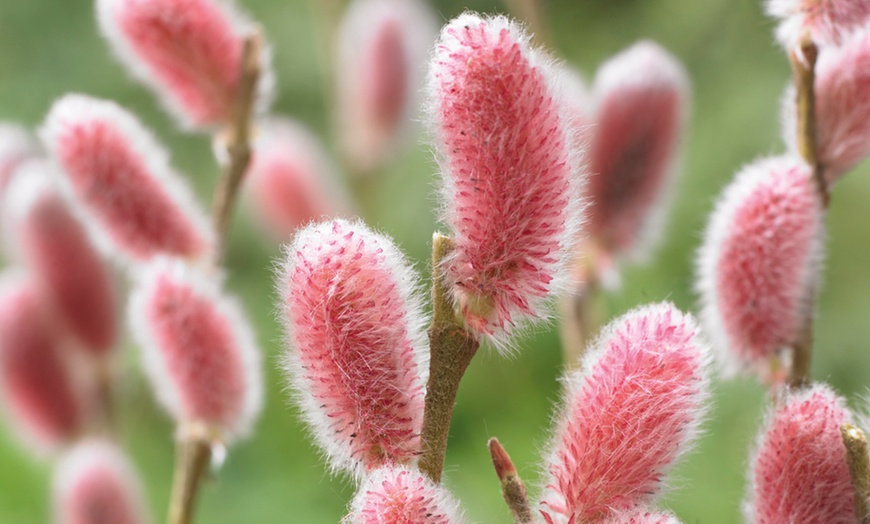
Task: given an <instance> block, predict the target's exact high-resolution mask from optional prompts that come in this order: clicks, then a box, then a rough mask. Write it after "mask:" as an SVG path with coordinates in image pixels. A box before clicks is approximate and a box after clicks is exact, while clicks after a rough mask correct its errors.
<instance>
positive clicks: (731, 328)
mask: <svg viewBox="0 0 870 524" xmlns="http://www.w3.org/2000/svg"><path fill="white" fill-rule="evenodd" d="M823 244H824V208H823V206H822V203H821V202H820V199H819V197H818V195H817V192H816V186H815V182H814V180H813V178H812V173H811V169H810V167H809V166H807V165H806V164H805V163H804V162H803V161H802V160H801V159H800V158H799V157H796V156H784V157H774V158H766V159H761V160H758V161H756V162H754V163H752V164H750V165H749V166H746V167H744V168H743V169H742V170H741V171H740V172H739V173H738V174H737V176H736V177H735V179H734V181H733V182H732V183H731V185H729V186H728V187H727V188H726V189H725V191H724V192H723V194H722V197H721V198H720V200H719V202H718V203H717V204H716V209H715V210H714V211H713V214H712V216H711V217H710V222H709V224H708V226H707V230H706V233H705V234H704V242H703V245H702V246H701V249H700V250H699V252H698V262H697V284H696V287H697V291H698V294H699V296H700V300H701V308H702V312H701V318H702V320H703V321H704V325H705V328H706V331H707V333H708V334H709V335H710V337H711V338H712V341H713V343H714V345H715V346H716V347H717V348H718V350H719V353H720V356H721V357H723V358H722V360H723V363H726V364H729V365H726V368H727V367H730V368H732V369H731V370H730V371H732V372H733V371H734V370H735V369H734V368H736V367H750V366H751V367H755V368H756V369H757V370H758V371H759V372H760V373H761V374H762V378H763V379H764V380H766V381H772V382H778V381H780V380H782V379H784V376H776V375H774V376H767V373H768V372H769V370H770V369H771V367H770V364H771V359H772V358H775V357H778V356H779V355H780V353H781V352H782V350H784V349H786V348H789V347H791V346H792V345H794V344H795V343H796V342H797V341H798V340H799V337H800V336H801V331H802V329H803V328H804V326H805V323H806V322H807V321H808V320H809V318H810V317H811V315H812V298H813V294H814V292H815V288H816V287H817V285H818V284H817V282H818V278H819V272H820V269H821V264H822V258H823ZM735 364H736V366H735ZM777 368H779V366H775V367H774V369H777Z"/></svg>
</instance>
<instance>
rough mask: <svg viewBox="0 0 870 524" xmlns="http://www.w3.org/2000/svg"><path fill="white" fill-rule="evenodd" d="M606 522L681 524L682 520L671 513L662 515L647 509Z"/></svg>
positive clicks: (619, 515) (624, 514)
mask: <svg viewBox="0 0 870 524" xmlns="http://www.w3.org/2000/svg"><path fill="white" fill-rule="evenodd" d="M604 522H605V524H681V523H680V519H678V518H677V517H675V516H674V515H673V514H671V513H660V512H658V511H648V510H645V509H635V510H631V511H627V512H625V513H620V514H618V515H616V516H615V517H612V518H610V519H608V520H606V521H604Z"/></svg>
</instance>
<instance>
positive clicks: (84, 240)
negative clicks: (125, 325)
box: [4, 160, 118, 355]
mask: <svg viewBox="0 0 870 524" xmlns="http://www.w3.org/2000/svg"><path fill="white" fill-rule="evenodd" d="M53 170H54V168H53V166H51V165H50V164H49V163H48V162H46V161H35V160H33V161H29V162H27V163H25V164H24V165H22V166H21V167H20V168H19V169H18V171H17V172H16V176H15V178H14V180H13V181H12V183H11V184H10V185H9V188H8V191H7V193H6V197H5V198H6V202H5V204H4V209H6V210H7V215H8V216H7V218H9V219H10V222H9V223H8V224H7V229H8V231H9V232H10V233H9V236H10V237H13V238H14V240H11V243H12V246H11V247H12V251H13V252H16V253H17V255H18V257H19V258H20V259H21V260H22V261H23V262H24V265H26V266H27V267H28V268H29V269H30V270H31V271H32V272H33V273H34V275H35V276H36V277H37V281H38V284H39V285H40V287H41V288H42V289H43V291H44V294H45V295H47V296H48V297H50V299H51V302H52V305H53V306H54V309H56V311H57V313H58V316H59V317H60V318H61V319H62V321H63V324H64V326H65V327H66V329H68V330H69V331H70V332H71V333H72V334H73V335H74V336H75V337H76V338H77V339H78V341H79V342H80V343H81V344H79V345H80V346H81V347H82V348H83V349H85V350H86V351H88V352H90V353H93V354H94V355H105V354H106V353H107V352H108V351H110V350H111V349H112V348H114V347H115V344H116V342H117V340H118V313H117V308H118V304H117V297H116V293H115V283H114V277H113V275H112V269H111V267H110V266H109V264H108V263H107V262H106V261H105V260H104V259H103V258H102V257H101V256H100V254H99V253H98V252H97V251H96V249H95V248H94V246H93V245H92V243H91V239H90V237H89V236H88V234H87V232H86V231H85V229H84V227H83V226H82V224H81V223H80V222H79V220H78V219H77V218H76V217H75V215H74V214H73V212H72V210H71V209H70V207H69V204H68V203H67V202H66V201H65V200H64V199H63V197H62V195H61V193H60V190H59V188H58V187H57V179H56V178H55V177H54V173H53Z"/></svg>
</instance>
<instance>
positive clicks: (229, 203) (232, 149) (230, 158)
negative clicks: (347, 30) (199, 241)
mask: <svg viewBox="0 0 870 524" xmlns="http://www.w3.org/2000/svg"><path fill="white" fill-rule="evenodd" d="M262 45H263V44H262V38H261V36H260V32H259V31H254V32H253V33H252V34H251V35H249V36H248V37H247V38H245V43H244V48H243V51H242V62H241V64H240V65H239V67H240V70H239V85H238V92H237V98H236V102H235V106H234V107H233V113H232V118H231V120H230V122H229V123H228V124H227V127H226V129H225V131H224V136H223V137H222V138H223V140H225V141H226V145H225V147H226V152H227V160H226V162H225V163H224V165H223V167H222V169H221V175H220V180H219V181H218V185H217V188H216V189H215V193H214V200H213V201H212V220H213V221H214V229H215V233H216V234H217V243H218V245H217V250H216V255H215V257H216V258H217V259H220V258H221V256H222V255H223V250H224V245H225V244H226V240H227V234H228V230H229V225H230V219H231V218H232V214H233V208H234V207H235V203H236V200H237V197H238V193H239V188H240V187H241V185H242V179H243V178H244V176H245V171H246V170H247V169H248V163H249V162H250V161H251V115H252V113H253V110H254V104H255V102H256V98H257V84H258V83H259V80H260V74H261V64H260V54H261V53H260V50H261V47H262Z"/></svg>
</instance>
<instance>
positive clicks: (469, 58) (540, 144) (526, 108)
mask: <svg viewBox="0 0 870 524" xmlns="http://www.w3.org/2000/svg"><path fill="white" fill-rule="evenodd" d="M548 74H549V73H548V66H547V64H546V58H545V57H543V56H540V55H539V54H538V53H537V52H536V51H533V50H532V49H531V48H530V47H529V44H528V41H527V37H526V36H525V35H524V34H523V33H522V32H521V30H520V28H519V26H517V25H515V24H513V23H511V22H509V21H508V20H507V19H505V18H501V17H498V18H490V19H484V18H480V17H478V16H477V15H475V14H472V13H466V14H463V15H462V16H460V17H459V18H457V19H455V20H453V21H452V22H450V23H449V24H448V25H446V26H445V27H444V29H443V30H442V33H441V38H440V40H439V41H438V43H437V46H436V50H435V55H434V57H433V61H432V65H431V70H430V89H429V92H430V98H431V103H432V111H433V115H434V129H435V134H436V141H437V142H438V144H439V147H440V150H441V156H442V172H443V177H442V195H443V198H444V201H445V210H444V221H445V222H446V223H447V224H448V225H449V226H450V229H451V230H452V233H453V239H454V241H455V245H456V249H455V252H454V256H453V257H452V258H451V259H450V260H449V261H448V262H447V265H446V270H447V274H448V276H449V279H450V281H451V284H452V285H453V288H454V291H455V295H456V299H457V302H458V304H459V307H460V310H461V312H462V314H463V315H464V317H465V321H466V324H467V325H468V327H469V328H471V329H472V330H474V331H476V332H478V333H480V334H485V335H490V336H492V337H494V341H495V342H496V343H499V342H500V341H502V338H503V337H502V336H501V335H503V334H504V333H506V332H509V331H510V330H511V329H512V328H513V327H514V326H515V325H516V324H518V323H520V322H522V321H523V320H529V319H535V318H540V317H542V316H545V315H546V308H545V301H546V299H547V297H548V296H549V295H551V294H552V293H553V292H554V290H556V289H558V287H559V286H560V285H561V284H563V282H562V280H564V279H565V278H566V277H567V275H566V273H565V270H566V262H567V259H568V258H569V256H570V249H571V248H572V247H573V246H574V242H575V238H574V232H575V228H576V225H577V223H578V222H579V216H580V211H581V206H580V204H579V201H578V195H579V194H580V191H581V189H580V179H579V176H578V174H577V173H576V169H575V168H576V164H575V160H577V159H576V158H575V157H574V155H573V151H572V147H571V146H572V144H573V137H572V136H571V135H570V131H569V129H568V124H567V123H566V122H564V121H563V120H562V118H561V117H560V109H561V107H562V100H561V99H560V98H557V93H556V92H555V91H554V90H553V86H554V85H555V84H553V83H551V82H550V78H549V77H548Z"/></svg>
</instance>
